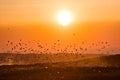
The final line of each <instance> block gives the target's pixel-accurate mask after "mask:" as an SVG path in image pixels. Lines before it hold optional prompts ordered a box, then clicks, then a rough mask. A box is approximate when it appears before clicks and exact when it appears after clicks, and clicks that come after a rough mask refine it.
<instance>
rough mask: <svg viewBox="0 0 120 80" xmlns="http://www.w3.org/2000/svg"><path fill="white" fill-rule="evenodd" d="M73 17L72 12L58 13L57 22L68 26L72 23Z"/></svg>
mask: <svg viewBox="0 0 120 80" xmlns="http://www.w3.org/2000/svg"><path fill="white" fill-rule="evenodd" d="M72 19H73V18H72V15H71V13H70V12H68V11H61V12H59V13H58V15H57V20H58V22H59V23H60V24H62V25H63V26H66V25H68V24H69V23H71V21H72Z"/></svg>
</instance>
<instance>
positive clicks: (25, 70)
mask: <svg viewBox="0 0 120 80" xmlns="http://www.w3.org/2000/svg"><path fill="white" fill-rule="evenodd" d="M101 59H102V60H103V61H107V63H111V65H110V66H104V67H95V66H91V67H80V66H79V67H77V66H75V65H74V66H65V65H63V63H43V64H34V65H3V66H0V80H120V63H119V61H120V55H115V56H109V57H102V58H101ZM115 64H117V65H115ZM57 65H58V66H57Z"/></svg>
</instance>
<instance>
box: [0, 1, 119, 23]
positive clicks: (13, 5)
mask: <svg viewBox="0 0 120 80" xmlns="http://www.w3.org/2000/svg"><path fill="white" fill-rule="evenodd" d="M63 9H68V10H70V11H72V12H73V13H74V14H75V16H76V18H75V21H76V22H83V21H96V20H97V21H103V20H105V21H106V20H110V21H118V20H120V15H119V14H120V1H119V0H50V1H49V0H0V25H7V24H8V25H14V24H15V25H20V24H29V23H31V24H34V23H37V24H40V23H43V22H49V23H54V22H56V21H55V19H54V16H55V15H56V13H57V12H58V11H60V10H63Z"/></svg>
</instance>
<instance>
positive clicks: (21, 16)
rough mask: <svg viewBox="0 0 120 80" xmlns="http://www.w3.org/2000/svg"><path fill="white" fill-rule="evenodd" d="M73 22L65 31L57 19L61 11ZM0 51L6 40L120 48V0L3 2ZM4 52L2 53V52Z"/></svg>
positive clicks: (0, 2) (18, 0) (1, 2)
mask: <svg viewBox="0 0 120 80" xmlns="http://www.w3.org/2000/svg"><path fill="white" fill-rule="evenodd" d="M64 9H66V10H68V11H70V12H72V14H73V17H74V21H73V22H72V23H70V24H69V25H68V26H67V28H63V27H62V25H60V24H59V23H58V22H57V21H56V19H55V16H56V15H57V14H56V13H57V12H59V11H61V10H64ZM0 35H1V38H0V45H1V46H0V48H2V46H3V45H4V43H5V42H6V41H7V40H11V41H15V42H16V41H17V40H19V39H21V38H22V39H24V40H40V41H41V42H43V43H52V42H54V41H56V40H58V39H59V40H61V41H62V42H63V43H64V44H69V43H74V42H81V41H89V42H94V41H109V42H110V43H111V44H112V45H113V46H114V47H117V48H120V45H119V44H120V42H119V41H120V37H119V35H120V1H119V0H0ZM0 51H1V50H0Z"/></svg>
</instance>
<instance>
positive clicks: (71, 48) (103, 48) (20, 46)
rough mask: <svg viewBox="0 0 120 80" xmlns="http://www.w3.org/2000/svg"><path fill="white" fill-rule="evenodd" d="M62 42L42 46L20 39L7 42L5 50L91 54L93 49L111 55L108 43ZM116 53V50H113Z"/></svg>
mask: <svg viewBox="0 0 120 80" xmlns="http://www.w3.org/2000/svg"><path fill="white" fill-rule="evenodd" d="M61 43H62V42H61V41H60V40H57V41H56V42H54V43H53V44H52V45H49V44H47V43H46V44H42V43H41V42H40V41H35V40H33V41H28V42H24V41H23V40H22V39H20V40H19V41H18V42H16V43H15V42H12V41H9V40H8V41H7V43H6V45H5V46H6V47H5V48H3V50H4V52H5V53H46V54H48V53H80V54H82V53H89V51H91V50H92V49H94V51H95V52H98V53H110V51H109V50H107V49H109V47H110V43H109V42H107V41H105V42H104V41H101V42H92V43H89V44H86V42H85V41H83V42H81V44H68V45H66V46H64V47H63V46H62V45H61ZM111 51H114V50H111Z"/></svg>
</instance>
